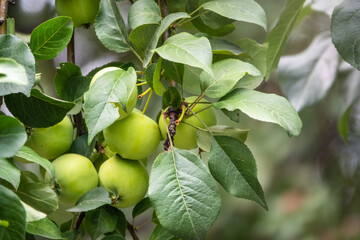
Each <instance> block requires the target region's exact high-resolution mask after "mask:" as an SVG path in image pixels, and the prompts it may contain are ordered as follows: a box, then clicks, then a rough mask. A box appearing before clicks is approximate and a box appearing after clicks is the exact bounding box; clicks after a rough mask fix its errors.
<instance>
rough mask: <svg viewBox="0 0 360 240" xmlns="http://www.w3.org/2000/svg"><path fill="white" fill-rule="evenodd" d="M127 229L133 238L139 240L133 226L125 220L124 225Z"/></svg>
mask: <svg viewBox="0 0 360 240" xmlns="http://www.w3.org/2000/svg"><path fill="white" fill-rule="evenodd" d="M126 228H127V230H128V231H129V233H130V235H131V236H132V238H133V239H134V240H139V237H138V236H137V235H136V232H135V229H134V226H133V225H131V224H130V223H129V222H127V226H126Z"/></svg>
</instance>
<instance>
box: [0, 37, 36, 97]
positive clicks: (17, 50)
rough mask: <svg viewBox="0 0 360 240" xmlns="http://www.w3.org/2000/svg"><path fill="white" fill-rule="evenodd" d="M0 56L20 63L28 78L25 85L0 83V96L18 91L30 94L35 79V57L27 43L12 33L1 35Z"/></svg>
mask: <svg viewBox="0 0 360 240" xmlns="http://www.w3.org/2000/svg"><path fill="white" fill-rule="evenodd" d="M0 58H11V59H13V60H15V61H16V62H17V63H18V64H20V65H22V66H23V67H24V68H25V71H26V75H27V79H28V81H27V82H28V83H27V84H26V85H18V84H13V83H0V96H2V95H7V94H10V93H18V92H20V93H23V94H25V95H27V96H30V91H31V88H32V86H33V85H34V79H35V58H34V55H33V54H32V53H31V50H30V48H29V47H28V45H27V44H26V43H25V42H24V41H23V40H21V39H20V38H18V37H15V36H14V35H1V36H0Z"/></svg>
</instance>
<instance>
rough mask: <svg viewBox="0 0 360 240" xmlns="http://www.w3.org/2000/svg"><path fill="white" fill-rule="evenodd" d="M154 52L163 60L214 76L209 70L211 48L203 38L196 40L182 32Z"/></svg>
mask: <svg viewBox="0 0 360 240" xmlns="http://www.w3.org/2000/svg"><path fill="white" fill-rule="evenodd" d="M155 52H157V53H158V54H159V55H160V56H161V57H162V58H164V59H167V60H169V61H172V62H177V63H183V64H186V65H189V66H192V67H197V68H201V69H203V70H204V71H206V72H207V73H209V75H210V76H214V75H213V73H212V70H211V64H212V52H211V46H210V42H209V40H208V39H207V38H205V37H200V38H197V37H195V36H193V35H191V34H189V33H186V32H182V33H179V34H176V35H174V36H172V37H170V38H168V39H167V40H166V41H165V43H164V45H162V46H161V47H159V48H156V49H155Z"/></svg>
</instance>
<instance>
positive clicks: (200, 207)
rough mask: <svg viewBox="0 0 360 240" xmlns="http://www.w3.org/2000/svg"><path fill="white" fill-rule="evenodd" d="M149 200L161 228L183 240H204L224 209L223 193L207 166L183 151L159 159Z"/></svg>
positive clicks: (151, 180) (154, 171)
mask: <svg viewBox="0 0 360 240" xmlns="http://www.w3.org/2000/svg"><path fill="white" fill-rule="evenodd" d="M149 197H150V200H151V203H152V205H153V207H154V209H155V211H156V215H157V217H158V219H159V221H160V223H161V225H162V226H163V227H164V228H165V229H166V230H167V231H169V232H170V233H172V234H174V235H175V236H177V237H179V238H183V239H203V238H204V236H205V234H206V232H207V231H208V230H209V229H210V227H211V226H212V225H213V223H214V222H215V220H216V218H217V216H218V214H219V211H220V207H221V198H220V194H219V191H218V189H217V186H216V183H215V181H214V179H213V178H212V177H211V175H210V173H209V171H208V169H207V167H206V166H205V164H204V163H203V162H202V161H201V160H200V158H199V157H198V156H196V155H195V154H193V153H191V152H190V151H185V150H180V149H172V151H171V152H164V153H162V154H160V155H158V157H157V158H156V160H155V162H154V163H153V166H152V169H151V174H150V186H149Z"/></svg>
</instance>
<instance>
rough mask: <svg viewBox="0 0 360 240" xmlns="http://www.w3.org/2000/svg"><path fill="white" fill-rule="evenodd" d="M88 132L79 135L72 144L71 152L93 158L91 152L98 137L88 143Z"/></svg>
mask: <svg viewBox="0 0 360 240" xmlns="http://www.w3.org/2000/svg"><path fill="white" fill-rule="evenodd" d="M87 140H88V133H85V134H83V135H81V136H79V137H77V138H76V139H75V140H74V141H73V142H72V144H71V147H70V150H69V153H76V154H80V155H83V156H84V157H87V158H89V159H91V154H92V153H93V152H94V148H95V144H96V138H94V139H93V140H92V141H91V143H90V144H88V141H87Z"/></svg>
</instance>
